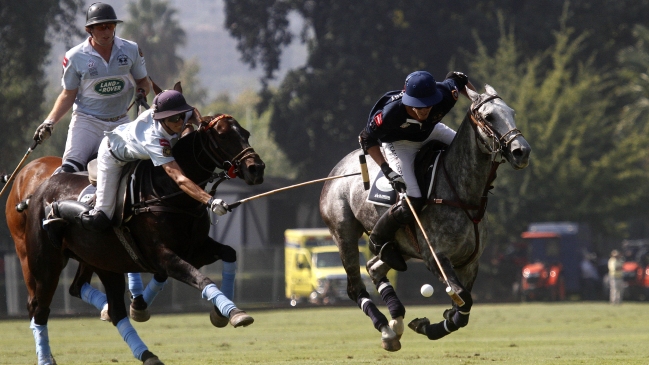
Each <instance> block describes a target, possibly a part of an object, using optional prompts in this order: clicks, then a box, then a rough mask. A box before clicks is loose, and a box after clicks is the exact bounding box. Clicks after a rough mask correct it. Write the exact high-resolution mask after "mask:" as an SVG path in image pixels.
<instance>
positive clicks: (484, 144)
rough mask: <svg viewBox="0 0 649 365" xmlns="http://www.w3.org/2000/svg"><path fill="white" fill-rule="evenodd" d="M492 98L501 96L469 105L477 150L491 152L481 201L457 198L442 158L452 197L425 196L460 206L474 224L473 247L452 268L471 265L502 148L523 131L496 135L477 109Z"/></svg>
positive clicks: (476, 254) (507, 145) (478, 242)
mask: <svg viewBox="0 0 649 365" xmlns="http://www.w3.org/2000/svg"><path fill="white" fill-rule="evenodd" d="M494 99H501V98H500V96H498V95H489V96H487V97H486V98H484V99H482V100H477V101H476V102H474V103H472V104H471V108H470V114H471V125H472V126H473V128H474V130H475V132H476V133H475V134H476V142H477V143H478V146H481V148H480V149H481V150H482V151H483V152H485V153H487V154H491V155H492V160H491V168H490V169H489V174H488V176H487V183H486V184H485V187H484V189H483V190H482V195H481V197H480V202H479V203H478V204H477V205H473V204H466V203H464V202H463V201H462V200H461V199H460V195H459V194H458V193H457V190H456V189H455V186H454V185H453V182H452V181H451V178H450V176H449V174H448V171H447V170H446V165H445V164H444V162H443V161H442V171H443V173H444V178H445V179H446V182H447V183H448V185H449V187H450V188H451V191H452V192H453V195H454V200H449V199H439V198H437V199H435V198H432V199H428V201H427V203H428V204H444V205H448V206H452V207H457V208H460V209H462V210H463V211H464V213H465V214H466V216H467V217H468V218H469V220H470V221H471V223H472V224H473V232H474V236H475V246H474V248H473V252H472V253H471V255H469V257H468V258H467V259H465V260H464V261H463V262H461V263H459V264H458V265H453V267H454V268H456V269H458V268H462V267H464V266H466V265H468V264H470V263H471V262H473V261H474V260H475V259H476V258H477V256H478V253H479V252H480V230H479V227H478V224H480V222H481V221H482V219H483V218H484V215H485V213H486V211H487V202H488V199H489V196H488V194H489V189H490V187H491V183H492V182H493V181H494V180H495V179H496V170H498V166H500V165H501V164H502V163H503V162H505V159H504V156H503V154H502V152H503V150H504V149H506V148H508V147H509V144H510V143H511V142H512V141H513V140H514V138H516V137H518V136H522V135H523V133H521V131H520V130H518V129H517V128H513V129H510V130H509V131H507V133H504V134H503V135H501V136H500V137H499V136H498V135H497V134H496V132H495V131H494V129H493V125H492V124H491V123H489V122H488V121H487V120H486V119H485V118H484V117H483V116H482V115H481V114H480V113H479V112H478V110H479V109H480V107H482V106H483V105H484V104H485V103H487V102H489V101H491V100H494ZM501 100H502V99H501ZM481 136H485V137H486V138H483V137H481ZM498 155H500V156H501V158H500V160H498V159H497V156H498ZM470 211H473V212H475V213H474V214H471V213H470Z"/></svg>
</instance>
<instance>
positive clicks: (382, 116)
mask: <svg viewBox="0 0 649 365" xmlns="http://www.w3.org/2000/svg"><path fill="white" fill-rule="evenodd" d="M449 75H451V74H449ZM453 76H454V75H451V76H450V77H449V78H447V79H446V80H444V81H442V82H438V83H437V88H438V89H439V90H440V91H441V93H442V95H443V98H442V100H441V101H440V102H439V103H437V104H435V105H433V107H432V109H431V111H430V114H428V118H427V119H426V120H425V121H423V122H419V121H417V120H415V119H414V118H412V117H411V116H410V115H408V113H407V112H406V106H405V105H404V104H403V103H402V101H401V99H402V97H403V93H404V91H398V90H397V91H390V92H387V93H386V94H384V95H383V96H382V97H381V99H379V101H378V102H377V103H376V105H374V108H372V111H371V112H370V115H369V118H368V121H367V125H366V127H365V131H364V132H365V133H361V136H362V138H364V139H366V141H364V142H365V145H366V146H368V147H369V146H372V145H377V144H378V142H379V141H380V142H381V143H386V142H395V141H402V140H406V141H414V142H422V141H424V140H425V139H426V138H428V136H429V135H430V133H431V132H432V131H433V128H435V126H436V125H437V123H439V122H440V121H441V120H442V118H443V117H444V116H445V115H446V114H447V113H448V112H449V111H450V110H451V109H453V107H454V106H455V103H456V102H457V99H458V96H459V90H460V88H464V87H465V86H466V83H467V80H466V79H465V80H463V79H459V78H457V77H453Z"/></svg>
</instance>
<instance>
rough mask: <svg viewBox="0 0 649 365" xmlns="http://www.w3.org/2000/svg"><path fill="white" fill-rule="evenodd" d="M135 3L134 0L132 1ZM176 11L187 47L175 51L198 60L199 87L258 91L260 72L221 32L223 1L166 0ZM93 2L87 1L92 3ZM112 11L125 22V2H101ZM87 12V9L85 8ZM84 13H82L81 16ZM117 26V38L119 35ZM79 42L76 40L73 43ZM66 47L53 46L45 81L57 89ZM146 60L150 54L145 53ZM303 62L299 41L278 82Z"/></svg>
mask: <svg viewBox="0 0 649 365" xmlns="http://www.w3.org/2000/svg"><path fill="white" fill-rule="evenodd" d="M133 1H135V0H133ZM168 1H169V3H170V4H171V6H172V7H174V8H175V9H176V10H177V11H178V12H177V14H176V15H177V17H176V18H177V20H178V21H179V22H180V25H181V27H182V28H183V29H184V30H185V32H186V33H187V44H186V46H185V47H183V48H180V49H179V50H178V54H179V55H180V56H181V57H182V58H184V59H186V60H189V59H191V58H197V59H198V61H199V63H200V65H201V71H200V73H199V78H200V79H201V83H202V85H203V86H204V87H205V88H207V89H208V90H209V92H210V96H211V97H214V96H216V95H217V94H220V93H222V92H228V93H230V95H232V96H236V95H237V94H239V93H240V92H242V91H243V90H245V89H254V90H258V89H259V87H260V84H259V81H258V80H259V76H260V75H261V74H262V72H261V70H259V69H255V70H251V69H250V68H249V67H248V66H247V65H245V64H243V63H242V62H241V61H240V58H241V55H240V54H239V52H238V51H237V49H236V41H235V40H234V38H232V37H230V35H229V33H228V32H227V31H226V30H225V29H224V26H223V25H224V22H225V14H224V8H223V7H224V5H223V1H222V0H168ZM93 2H94V0H93V1H86V4H88V5H89V4H91V3H93ZM103 2H105V3H108V4H110V5H112V6H113V7H114V8H115V12H116V13H117V17H118V19H122V20H125V19H126V18H127V17H128V12H127V5H126V4H127V3H128V0H106V1H103ZM86 9H87V7H86ZM84 14H85V13H84ZM84 23H85V15H82V16H80V17H79V19H78V21H77V24H78V27H79V29H82V27H83V24H84ZM291 27H292V29H293V30H294V33H295V34H298V33H299V31H300V28H301V22H300V19H299V17H297V16H295V17H293V18H292V22H291ZM119 30H120V29H119V27H118V28H117V36H120V32H119ZM80 42H81V39H78V40H77V41H76V42H75V44H78V43H80ZM66 50H67V49H66V47H64V46H63V45H62V44H60V43H57V44H55V45H54V47H52V52H51V53H50V56H49V60H50V61H51V62H50V64H49V65H48V67H47V68H46V72H47V74H48V81H49V82H50V85H53V86H54V87H55V88H56V89H57V93H58V90H60V77H61V60H62V59H63V55H64V53H65V51H66ZM145 57H150V55H148V54H145ZM305 60H306V48H305V47H304V45H302V44H300V42H299V41H297V40H296V41H294V42H293V44H291V45H290V46H289V47H288V48H287V49H286V50H285V51H284V52H283V56H282V63H281V69H280V72H279V73H278V74H277V76H278V77H277V80H276V81H275V83H277V82H278V81H279V80H281V79H282V78H283V76H284V74H285V73H286V71H287V70H289V69H292V68H295V67H300V66H302V65H303V64H304V62H305Z"/></svg>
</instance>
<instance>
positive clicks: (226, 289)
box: [221, 261, 237, 300]
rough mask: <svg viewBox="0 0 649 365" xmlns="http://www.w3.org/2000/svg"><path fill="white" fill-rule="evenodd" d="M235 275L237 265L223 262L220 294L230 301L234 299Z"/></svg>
mask: <svg viewBox="0 0 649 365" xmlns="http://www.w3.org/2000/svg"><path fill="white" fill-rule="evenodd" d="M236 275H237V263H236V262H227V261H223V271H222V277H223V280H222V281H221V292H223V294H224V295H225V296H226V297H227V298H228V299H230V300H233V299H234V279H235V277H236Z"/></svg>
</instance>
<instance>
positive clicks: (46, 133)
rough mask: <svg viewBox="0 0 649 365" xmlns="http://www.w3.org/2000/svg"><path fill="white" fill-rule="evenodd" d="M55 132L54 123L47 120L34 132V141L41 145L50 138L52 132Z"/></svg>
mask: <svg viewBox="0 0 649 365" xmlns="http://www.w3.org/2000/svg"><path fill="white" fill-rule="evenodd" d="M53 130H54V122H53V121H51V120H49V119H46V120H45V121H44V122H43V123H41V125H39V126H38V128H36V132H34V141H36V142H38V143H41V142H43V141H44V140H46V139H48V138H50V136H51V135H52V131H53Z"/></svg>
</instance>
